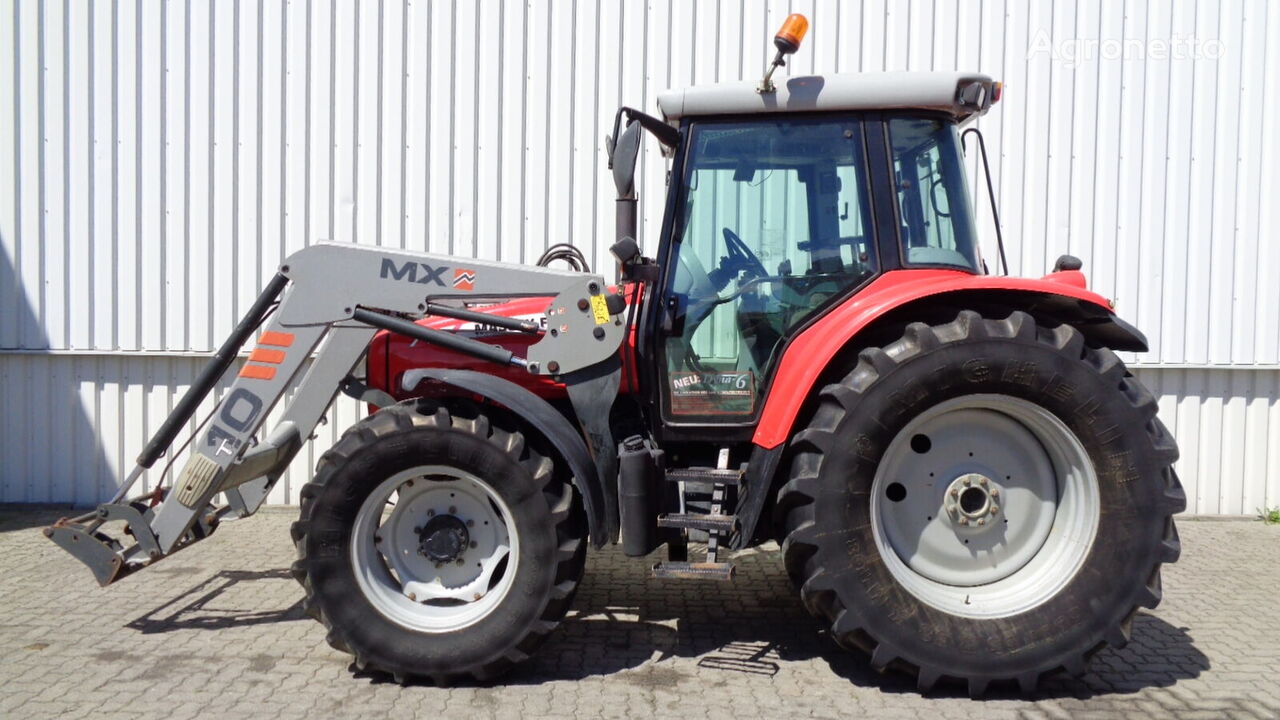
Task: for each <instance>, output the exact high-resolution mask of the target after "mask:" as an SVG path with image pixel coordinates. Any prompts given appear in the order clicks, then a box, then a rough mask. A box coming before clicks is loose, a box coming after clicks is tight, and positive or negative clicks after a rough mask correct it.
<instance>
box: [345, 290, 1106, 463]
mask: <svg viewBox="0 0 1280 720" xmlns="http://www.w3.org/2000/svg"><path fill="white" fill-rule="evenodd" d="M975 291H1015V292H1025V293H1034V294H1037V295H1046V294H1048V295H1060V296H1064V297H1068V298H1073V299H1075V300H1081V301H1084V302H1088V303H1091V304H1094V305H1098V306H1100V307H1101V308H1104V309H1105V310H1106V311H1107V312H1110V309H1111V305H1110V303H1109V302H1108V301H1107V299H1106V298H1104V297H1102V296H1101V295H1098V294H1097V293H1093V292H1090V291H1089V290H1087V289H1086V282H1085V277H1084V274H1083V273H1081V272H1079V271H1077V270H1068V271H1063V272H1057V273H1052V274H1050V275H1046V276H1045V277H1043V278H1038V279H1032V278H1013V277H1003V276H995V275H972V274H969V273H966V272H960V271H955V270H894V271H890V272H887V273H885V274H883V275H881V276H880V277H878V278H876V279H875V280H874V281H872V282H871V284H870V285H868V286H867V287H865V288H863V289H862V290H861V291H859V292H858V293H857V294H856V295H854V296H853V297H851V298H849V299H848V300H846V301H845V302H844V303H842V304H841V305H839V306H838V307H836V308H834V309H832V310H831V311H829V312H827V313H826V314H825V315H824V316H822V317H821V318H820V319H818V321H817V322H815V323H813V324H812V325H810V326H809V327H808V328H806V329H805V330H804V332H802V333H801V334H800V335H798V336H797V337H795V338H794V339H793V340H792V341H791V343H790V344H789V345H787V347H786V349H785V350H784V352H783V354H782V358H781V360H780V361H779V365H778V370H777V373H776V375H775V376H774V378H773V381H772V382H771V383H770V389H769V394H768V396H767V397H765V399H764V410H763V412H762V413H761V416H760V422H759V424H758V425H757V426H756V430H755V434H754V436H753V437H752V442H753V443H754V444H756V445H759V446H760V447H763V448H773V447H777V446H778V445H779V444H781V443H783V442H785V441H786V440H787V439H788V438H789V437H790V435H791V428H792V425H793V424H794V422H795V419H796V415H797V414H799V412H800V408H801V406H802V405H803V404H804V401H805V399H806V398H807V397H808V396H809V389H810V388H811V387H812V386H813V384H814V383H815V382H816V381H817V380H818V377H819V376H820V375H821V374H822V371H823V370H824V369H825V368H826V367H827V365H828V364H829V363H830V362H831V361H832V360H833V359H834V358H835V357H836V355H837V354H838V353H840V351H841V350H842V349H843V348H844V347H845V346H846V345H847V344H848V343H849V341H850V340H852V339H853V337H854V336H855V335H856V334H858V333H859V332H861V331H862V330H863V329H865V328H866V327H867V326H868V325H870V324H871V323H872V322H874V321H875V320H876V319H877V318H879V317H882V316H883V315H884V314H885V313H887V312H889V311H891V310H893V309H894V308H897V307H901V306H902V305H905V304H907V303H909V302H913V301H915V300H919V299H921V298H926V297H934V296H938V295H945V294H949V293H964V292H975ZM628 295H629V296H630V298H629V302H631V303H635V302H637V301H638V300H639V299H640V297H639V296H640V292H639V287H638V286H634V285H633V286H630V287H629V288H628ZM550 301H551V299H550V298H545V297H541V298H521V299H518V300H512V301H509V302H504V303H499V304H495V305H491V306H488V307H484V308H475V309H477V310H481V311H483V312H488V313H492V314H494V315H502V316H505V317H518V318H527V319H540V318H543V317H544V315H543V313H544V312H545V311H546V308H547V305H548V304H549V303H550ZM419 324H420V325H425V326H427V327H431V328H436V329H439V330H458V329H462V330H463V331H464V332H471V333H474V334H473V335H472V336H473V337H475V338H476V339H479V340H483V341H485V342H489V343H493V344H496V345H501V346H503V347H505V348H507V349H509V350H512V351H513V352H515V353H516V355H519V356H521V357H524V356H527V354H528V348H529V346H530V345H531V344H533V343H534V342H536V341H537V339H538V336H535V335H525V334H521V333H513V332H509V331H506V330H501V329H498V328H489V329H485V328H481V329H479V331H477V330H476V329H475V325H474V323H470V322H466V321H461V320H452V319H449V318H431V319H426V320H420V321H419ZM620 352H621V353H623V360H624V365H623V367H625V368H628V369H632V368H634V367H635V362H634V358H635V332H634V329H633V330H632V333H631V334H630V336H629V337H628V341H627V344H626V345H625V346H624V347H623V348H622V349H621V350H620ZM367 367H368V379H369V384H370V386H372V387H375V388H380V389H382V390H386V391H387V392H388V393H390V394H391V395H392V396H394V397H395V398H397V399H404V398H408V397H413V396H417V395H423V394H430V393H433V392H441V393H443V392H446V390H445V389H444V388H443V387H440V388H434V389H433V388H429V387H425V386H424V387H421V388H417V389H415V390H414V391H412V392H406V391H404V390H402V389H400V378H401V376H402V375H403V374H404V372H405V371H406V370H412V369H415V368H425V367H432V368H466V369H474V370H479V371H481V372H485V373H489V374H493V375H497V376H499V377H502V378H504V379H507V380H510V381H512V382H514V383H516V384H517V385H520V386H521V387H524V388H527V389H529V390H531V391H533V392H534V393H535V394H537V395H539V396H540V397H543V398H546V399H556V398H563V397H565V390H564V386H563V385H561V384H559V383H556V382H553V381H552V380H550V379H549V378H547V377H545V376H539V375H531V374H529V373H527V372H525V371H524V370H522V369H519V368H516V367H498V366H496V365H493V364H492V363H487V362H484V361H481V360H476V359H473V358H470V357H468V356H465V355H461V354H459V353H455V352H452V351H449V350H445V349H443V348H439V347H434V346H430V345H424V344H423V343H420V342H418V341H416V340H413V339H411V338H407V337H404V336H402V335H393V334H391V333H387V332H380V333H378V335H377V336H376V337H375V338H374V340H373V343H372V344H371V346H370V349H369V355H368V361H367ZM636 388H637V380H636V378H635V376H634V374H633V373H632V372H628V373H626V375H625V376H624V377H623V381H622V387H621V389H620V392H622V393H624V394H625V393H631V392H635V390H636Z"/></svg>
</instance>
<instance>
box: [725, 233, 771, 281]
mask: <svg viewBox="0 0 1280 720" xmlns="http://www.w3.org/2000/svg"><path fill="white" fill-rule="evenodd" d="M720 232H721V233H722V234H723V235H724V249H725V250H726V251H728V253H729V255H728V256H727V258H726V260H727V262H726V263H725V265H728V266H733V267H737V268H739V269H742V270H746V271H747V272H749V273H751V274H753V275H755V276H756V277H764V276H766V275H768V274H769V271H768V270H766V269H765V267H764V263H762V262H760V258H758V257H756V254H755V253H754V252H751V248H750V247H748V246H747V244H746V243H744V242H742V238H740V237H738V234H737V233H735V232H734V231H732V230H730V229H729V228H723V229H721V231H720Z"/></svg>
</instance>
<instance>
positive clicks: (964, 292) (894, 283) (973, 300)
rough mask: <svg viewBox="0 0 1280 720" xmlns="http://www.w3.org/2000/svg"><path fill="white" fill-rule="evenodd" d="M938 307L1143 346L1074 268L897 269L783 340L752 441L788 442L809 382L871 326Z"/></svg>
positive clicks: (924, 315)
mask: <svg viewBox="0 0 1280 720" xmlns="http://www.w3.org/2000/svg"><path fill="white" fill-rule="evenodd" d="M940 308H942V309H951V308H954V309H955V310H959V309H972V310H978V311H982V310H983V309H984V308H989V309H993V310H995V311H998V312H999V311H1013V310H1024V311H1027V312H1029V313H1031V314H1032V315H1034V316H1038V317H1045V318H1049V319H1052V320H1055V321H1057V322H1063V323H1069V324H1071V325H1073V326H1075V327H1077V328H1079V329H1080V331H1081V333H1083V334H1084V335H1085V337H1086V338H1087V339H1088V340H1089V341H1090V342H1092V343H1095V344H1097V345H1105V346H1107V347H1110V348H1112V349H1115V350H1135V351H1139V352H1143V351H1146V349H1147V340H1146V338H1145V337H1143V335H1142V333H1141V332H1139V331H1138V330H1137V329H1136V328H1134V327H1133V326H1132V325H1129V324H1128V323H1126V322H1124V321H1123V320H1121V319H1120V318H1118V317H1116V315H1115V313H1114V312H1112V310H1111V304H1110V302H1108V301H1107V299H1106V298H1104V297H1102V296H1101V295H1098V294H1097V293H1094V292H1090V291H1089V290H1087V289H1086V288H1085V282H1084V276H1083V275H1082V274H1081V273H1079V272H1078V271H1065V272H1059V273H1053V274H1052V275H1047V276H1045V277H1043V278H1012V277H1003V276H995V275H971V274H969V273H965V272H959V271H952V270H895V271H891V272H887V273H885V274H883V275H881V276H880V277H878V278H876V279H875V280H874V281H872V282H871V284H869V285H867V286H866V287H865V288H863V289H862V290H861V291H859V292H858V293H857V294H855V295H854V296H853V297H850V298H849V299H847V300H846V301H845V302H843V303H841V304H840V305H838V306H836V307H835V308H834V309H832V310H830V311H829V312H827V313H826V314H825V315H823V316H822V317H820V318H819V319H817V320H816V321H814V322H813V323H812V324H811V325H809V326H808V327H806V328H804V329H803V330H801V331H800V333H799V334H797V335H796V336H795V337H793V338H792V339H791V340H790V342H788V343H787V345H786V347H785V348H784V349H783V352H782V358H781V359H780V360H779V362H778V368H777V371H776V372H775V374H774V376H773V379H772V381H771V382H770V383H769V389H768V395H767V396H766V397H765V403H764V410H763V412H762V413H761V415H760V423H759V424H758V425H757V426H756V430H755V434H754V436H753V437H752V442H753V443H754V444H756V445H758V446H760V447H762V448H766V449H769V448H774V447H777V446H778V445H780V444H782V443H784V442H786V441H787V439H788V438H789V437H790V436H791V430H792V426H793V425H794V423H795V420H796V417H797V416H798V415H799V413H800V410H801V408H802V407H803V406H804V403H805V401H806V400H807V399H808V398H809V397H810V395H811V390H812V388H813V387H814V385H815V383H817V382H818V380H819V379H820V378H821V377H822V375H823V374H824V373H825V372H826V371H827V369H828V367H830V366H831V363H832V361H834V360H836V359H837V358H838V357H839V356H841V355H843V354H844V353H845V352H846V350H847V349H848V348H851V347H858V346H859V342H858V341H859V339H864V338H870V337H871V336H872V335H873V334H874V330H875V329H876V328H877V327H887V326H896V325H900V324H905V323H907V322H911V321H914V320H920V321H928V320H929V318H930V317H931V315H936V313H937V311H938V310H939V309H940ZM931 311H932V312H931ZM882 341H884V340H883V339H882V338H877V339H876V341H875V342H882Z"/></svg>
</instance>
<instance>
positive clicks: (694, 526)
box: [658, 513, 738, 535]
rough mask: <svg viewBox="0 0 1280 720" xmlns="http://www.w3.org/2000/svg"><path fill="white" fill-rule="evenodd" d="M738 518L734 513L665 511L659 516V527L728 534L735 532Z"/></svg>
mask: <svg viewBox="0 0 1280 720" xmlns="http://www.w3.org/2000/svg"><path fill="white" fill-rule="evenodd" d="M737 522H738V519H737V518H735V517H734V516H732V515H719V514H716V515H708V514H706V513H665V514H663V515H659V516H658V527H668V528H685V529H688V530H705V531H706V532H709V533H721V534H724V535H727V534H729V533H731V532H733V528H734V526H735V525H736V524H737Z"/></svg>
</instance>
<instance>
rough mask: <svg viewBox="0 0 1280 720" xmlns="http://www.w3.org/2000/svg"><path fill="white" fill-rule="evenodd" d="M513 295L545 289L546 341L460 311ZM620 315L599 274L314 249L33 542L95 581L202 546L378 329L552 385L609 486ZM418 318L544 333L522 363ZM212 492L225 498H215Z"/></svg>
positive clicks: (269, 472) (260, 483)
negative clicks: (193, 427) (168, 473)
mask: <svg viewBox="0 0 1280 720" xmlns="http://www.w3.org/2000/svg"><path fill="white" fill-rule="evenodd" d="M460 263H465V265H460ZM518 296H553V299H552V301H551V303H550V304H549V306H548V309H547V318H548V322H547V331H546V332H545V333H544V332H542V330H541V326H540V324H538V323H533V322H529V321H523V320H517V319H504V318H495V317H494V316H492V315H486V314H482V313H478V312H475V311H472V310H468V309H466V307H464V303H465V302H466V301H479V300H495V299H502V298H511V297H518ZM624 311H625V300H624V298H623V296H622V295H621V294H614V293H610V292H608V290H607V289H606V286H605V283H604V279H603V278H602V277H600V276H597V275H591V274H585V273H578V272H571V271H565V270H557V269H551V268H545V267H530V266H525V265H515V264H509V263H497V262H488V261H482V260H471V259H467V260H461V261H460V260H459V259H458V258H454V257H449V256H443V255H431V254H425V253H412V252H405V251H395V250H385V249H382V248H371V247H361V246H356V245H348V244H338V243H319V244H316V245H313V246H311V247H308V248H306V249H304V250H301V251H299V252H297V253H295V254H293V255H291V256H290V257H289V258H288V259H287V260H286V262H285V264H284V265H282V266H281V267H280V270H279V272H278V273H277V274H276V275H275V277H274V278H272V280H271V281H270V282H269V283H268V284H267V286H266V288H265V289H264V290H263V291H262V294H261V295H260V296H259V297H258V299H257V300H256V301H255V302H254V303H253V305H252V307H250V309H249V311H248V312H247V313H246V314H245V316H244V318H243V319H242V320H241V321H240V323H239V325H237V326H236V329H235V330H234V331H233V332H232V334H231V336H230V337H228V338H227V340H226V341H225V342H224V343H223V344H222V346H221V347H220V348H219V349H218V351H217V352H216V353H215V354H214V356H213V358H212V359H211V360H210V361H209V363H208V364H207V365H206V366H205V368H204V369H203V370H202V371H201V373H200V375H199V377H198V378H197V379H196V381H195V383H193V384H192V386H191V388H190V389H189V390H188V391H187V393H186V394H185V395H184V396H183V398H182V399H181V401H179V403H178V404H177V406H176V407H175V408H174V410H173V412H172V413H171V414H170V415H169V417H168V418H167V419H166V420H165V422H164V423H163V424H162V425H161V427H160V429H159V430H158V431H157V432H156V434H155V436H154V437H152V439H151V441H150V442H149V443H148V444H147V446H146V448H145V449H144V450H143V451H142V453H141V454H140V455H139V456H138V459H137V464H136V466H135V467H134V469H133V471H132V472H131V473H130V474H129V475H128V476H127V477H126V478H125V480H124V482H123V483H122V484H121V486H120V489H119V491H118V492H117V493H116V494H115V496H114V497H113V498H112V499H111V500H110V501H109V502H107V503H104V504H102V505H100V506H99V507H98V508H97V509H96V510H94V511H93V512H89V513H86V514H84V515H81V516H78V517H74V518H63V519H62V520H59V521H58V522H57V523H55V524H54V525H52V526H51V527H48V528H45V530H44V534H45V536H46V537H48V538H49V539H51V540H52V541H53V542H55V543H57V544H58V545H59V546H60V547H62V548H63V549H65V550H66V551H67V552H69V553H71V554H72V555H73V556H75V557H76V558H78V559H79V560H80V561H81V562H83V563H84V564H85V565H87V566H88V567H89V569H90V570H92V571H93V574H94V576H95V577H96V578H97V580H98V583H99V584H100V585H104V586H105V585H109V584H111V583H113V582H115V581H117V580H119V579H121V578H123V577H125V576H127V575H129V574H131V573H133V572H136V571H137V570H139V569H141V568H143V567H146V566H148V565H151V564H153V563H155V562H157V561H159V560H161V559H163V558H165V557H168V556H169V555H172V554H173V553H175V552H177V551H178V550H181V549H183V548H186V547H188V546H190V545H192V544H194V543H196V542H198V541H200V540H202V539H204V538H206V537H208V536H209V535H211V534H212V533H213V531H214V530H216V529H217V527H218V524H219V522H220V521H221V520H222V519H223V518H224V517H227V516H234V517H247V516H249V515H252V514H253V513H254V512H256V511H257V510H258V508H259V507H260V506H261V505H262V503H263V501H264V500H265V499H266V497H267V494H268V492H270V490H271V488H272V486H273V485H274V484H275V482H276V480H277V479H278V478H279V477H280V475H281V474H282V473H283V472H284V470H285V469H286V468H287V467H288V465H289V462H290V461H291V460H292V459H293V457H294V456H295V455H296V454H297V452H298V450H299V449H301V447H302V444H303V441H304V440H306V439H307V438H309V437H310V436H311V432H312V430H313V429H314V428H315V426H316V424H317V423H319V422H320V420H321V417H322V416H323V415H324V413H325V411H326V410H327V409H328V407H329V405H330V404H331V403H332V402H333V399H334V397H335V396H336V395H337V393H338V392H339V391H340V390H343V389H349V388H351V387H356V388H358V387H360V385H359V383H358V381H354V380H353V378H351V376H350V373H351V372H352V370H353V369H354V368H355V366H356V365H357V363H359V361H360V360H361V358H362V357H363V355H364V353H365V350H366V347H367V346H368V344H369V341H370V340H371V339H372V338H373V336H374V334H375V333H376V332H377V331H378V330H379V329H384V330H389V331H392V332H397V333H401V334H405V335H409V336H410V337H413V338H415V339H417V340H420V341H422V342H426V343H433V344H436V345H440V346H442V347H446V348H449V349H451V350H455V351H458V352H462V353H466V354H469V355H472V356H475V357H478V358H481V359H484V360H487V361H490V362H494V363H497V364H501V365H514V366H518V367H523V368H525V369H526V370H528V371H529V372H530V373H534V374H541V375H549V376H554V377H556V378H557V379H561V380H562V381H564V382H565V383H566V384H567V385H569V388H570V395H571V398H573V399H574V403H575V409H577V410H578V415H579V417H580V418H583V423H584V430H586V437H587V439H588V441H589V445H590V446H591V448H590V449H591V451H592V454H593V455H594V460H595V465H596V466H597V468H596V469H597V470H598V472H599V473H600V476H601V477H609V474H608V473H610V472H611V471H612V464H613V463H616V448H615V447H614V444H613V440H612V438H611V436H610V434H609V430H608V427H607V405H606V406H605V410H606V412H605V413H604V414H603V419H604V421H605V423H606V424H604V425H603V426H600V424H599V423H594V422H593V421H592V420H591V419H590V418H593V417H597V418H598V417H600V416H601V413H600V412H599V407H598V406H600V405H601V404H602V403H601V398H606V397H607V398H608V399H609V401H611V400H612V396H610V395H609V392H610V388H612V392H613V393H614V394H616V392H617V387H618V381H619V377H620V374H621V373H620V365H619V363H618V360H617V356H618V348H619V346H620V345H621V343H622V340H623V338H624V337H625V336H626V332H627V328H626V326H625V323H624V314H625V313H624ZM426 315H439V316H444V317H452V318H457V319H463V320H473V321H474V320H481V321H483V322H485V323H488V324H503V326H504V327H506V328H507V329H510V330H513V331H518V332H526V333H531V334H538V333H541V335H542V337H541V339H540V340H539V341H538V342H537V343H535V344H534V345H532V346H531V347H530V348H529V356H528V357H525V358H522V357H518V356H515V355H514V354H513V353H512V352H511V351H509V350H505V349H503V348H501V347H498V346H494V345H489V344H486V343H482V342H480V341H477V340H473V339H471V338H468V337H465V336H461V335H455V334H453V333H449V332H444V331H440V330H433V329H430V328H426V327H422V326H420V325H417V324H415V323H413V322H411V321H409V320H406V319H404V317H406V316H408V317H422V316H426ZM264 323H265V324H266V327H265V330H264V331H263V332H262V334H261V335H259V336H258V339H257V347H256V348H255V349H254V350H253V351H252V352H251V353H250V354H249V356H248V359H247V361H246V362H245V364H244V365H243V366H242V367H241V369H240V371H239V374H238V376H237V377H236V379H235V382H234V383H233V384H232V385H231V387H230V388H229V389H228V391H227V392H226V394H225V395H224V396H223V397H222V399H221V400H220V401H219V402H218V403H217V405H216V406H215V407H214V409H213V412H212V415H211V416H210V419H209V421H208V423H207V425H205V426H203V430H202V431H200V432H199V434H198V437H197V438H196V440H195V443H194V445H193V446H192V448H191V450H192V452H191V456H190V458H189V459H188V460H187V463H186V466H185V467H184V469H183V470H182V472H181V473H180V475H179V476H178V478H177V481H176V482H175V483H174V484H173V486H172V488H171V489H170V490H168V491H165V490H162V489H161V488H159V487H157V489H156V491H155V492H152V493H146V494H142V495H139V496H134V497H129V492H130V490H131V489H132V487H133V486H134V485H135V484H136V483H137V480H138V479H139V478H140V477H141V476H142V475H143V473H145V472H146V471H147V469H148V468H150V467H152V465H154V464H155V462H156V461H157V460H159V459H160V458H161V457H163V456H164V455H165V454H166V453H167V452H168V450H169V448H170V446H171V445H172V443H173V441H174V439H175V438H176V437H177V435H178V433H179V432H180V431H181V429H182V427H183V426H184V425H185V424H186V423H187V421H188V420H190V418H191V417H192V416H193V415H194V414H195V412H196V410H197V408H198V407H199V405H200V403H201V402H202V401H203V400H204V399H205V397H206V396H207V395H208V394H209V392H210V391H211V390H212V389H213V387H214V385H215V384H216V383H217V382H218V380H219V378H221V377H222V375H223V374H224V373H225V372H226V371H227V369H229V368H230V367H231V365H232V364H233V363H234V362H235V360H236V358H237V356H238V354H239V351H240V349H241V348H242V347H244V345H245V344H246V343H247V342H248V341H249V339H250V337H251V336H252V335H253V334H254V332H255V331H257V330H258V329H259V328H260V327H262V326H263V325H264ZM313 356H314V359H313V360H312V358H313ZM308 360H312V361H311V362H310V365H309V366H308ZM584 371H585V372H584ZM297 378H300V381H299V383H298V386H297V391H296V393H294V397H293V399H292V401H291V402H290V403H289V405H288V407H286V408H285V410H284V414H283V416H282V418H281V420H280V421H279V422H278V423H276V424H275V426H274V427H272V428H271V429H270V431H269V432H267V433H265V436H261V437H260V435H259V434H260V431H261V430H262V428H263V426H264V424H265V422H266V418H267V414H268V413H269V412H270V411H271V409H272V407H273V406H274V405H275V404H276V403H277V402H278V401H279V400H280V398H281V396H283V395H284V393H285V390H286V389H287V388H288V387H289V386H290V384H291V383H292V382H293V381H294V380H295V379H297ZM414 382H415V383H416V379H415V380H414ZM356 394H357V395H358V392H357V393H356ZM218 495H221V496H222V498H223V499H224V501H223V502H221V503H215V499H216V497H217V496H218ZM116 521H120V522H123V523H124V530H123V533H122V534H121V535H116V536H113V535H110V534H108V533H107V532H105V530H104V528H105V527H106V526H107V524H108V523H112V522H116ZM609 524H610V525H616V520H615V521H613V522H611V523H609ZM130 538H131V540H130Z"/></svg>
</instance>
